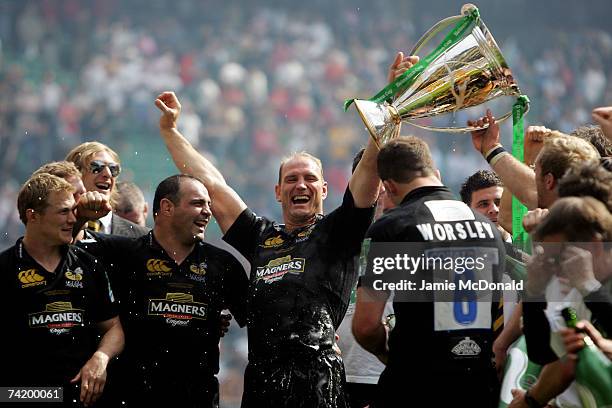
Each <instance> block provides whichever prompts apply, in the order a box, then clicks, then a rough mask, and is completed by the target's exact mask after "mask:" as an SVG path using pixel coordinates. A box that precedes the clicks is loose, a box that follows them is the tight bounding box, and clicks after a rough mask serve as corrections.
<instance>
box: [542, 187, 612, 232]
mask: <svg viewBox="0 0 612 408" xmlns="http://www.w3.org/2000/svg"><path fill="white" fill-rule="evenodd" d="M553 234H563V235H564V236H565V237H566V239H567V240H568V241H571V242H588V241H591V240H592V239H601V240H602V241H610V238H612V215H611V214H610V212H609V211H608V210H607V208H606V206H605V205H604V204H603V203H602V202H601V201H598V200H596V199H594V198H593V197H565V198H560V199H559V200H557V201H555V203H554V204H553V205H552V207H550V211H549V213H548V215H547V216H546V218H544V220H543V221H542V222H541V223H540V224H539V225H538V227H537V228H536V230H535V232H534V238H535V240H536V241H542V240H543V239H544V238H545V237H547V236H550V235H553Z"/></svg>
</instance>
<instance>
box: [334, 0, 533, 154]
mask: <svg viewBox="0 0 612 408" xmlns="http://www.w3.org/2000/svg"><path fill="white" fill-rule="evenodd" d="M452 24H454V27H453V28H452V30H451V31H450V32H449V33H448V34H447V35H446V36H445V37H444V39H443V41H442V42H441V43H440V45H438V47H436V48H435V49H434V50H433V51H432V52H431V53H429V54H428V55H427V56H426V57H425V58H422V59H421V60H420V61H419V62H418V63H417V64H415V65H414V66H413V67H412V68H410V69H409V70H408V71H406V72H404V73H403V74H402V75H400V76H399V77H398V78H396V79H395V80H394V81H393V82H392V83H390V84H389V85H387V86H386V87H385V88H383V89H382V90H381V91H380V92H378V93H377V94H376V95H374V96H373V97H372V98H370V99H367V100H363V99H347V100H346V101H345V102H344V109H345V110H346V109H348V107H349V106H350V105H351V104H352V103H353V102H354V103H355V106H356V108H357V111H358V112H359V115H360V116H361V118H362V120H363V122H364V123H365V124H366V126H367V128H368V131H369V132H370V135H371V136H372V138H373V139H374V141H375V142H376V144H377V146H378V147H381V146H382V145H384V144H385V143H387V142H388V141H389V140H391V139H393V138H395V137H397V136H398V135H399V129H398V128H399V125H400V123H401V122H408V123H410V124H412V125H414V126H417V127H421V128H425V129H429V130H436V131H443V132H470V131H474V130H479V129H485V128H486V127H487V126H488V125H486V124H485V125H484V126H483V127H482V128H474V127H433V126H424V125H420V124H417V123H414V122H413V121H412V120H413V119H419V118H426V117H431V116H437V115H441V114H446V113H455V112H457V111H459V110H462V109H466V108H470V107H473V106H478V105H480V104H482V103H484V102H487V101H489V100H491V99H494V98H497V97H499V96H515V97H520V96H521V91H520V89H519V88H518V85H517V84H516V81H515V80H514V78H513V76H512V71H511V70H510V68H509V67H508V64H507V63H506V60H505V59H504V57H503V55H502V53H501V51H500V49H499V46H498V45H497V43H496V42H495V39H494V38H493V36H492V35H491V33H490V31H489V29H488V28H487V27H486V25H485V24H484V23H483V21H482V19H481V18H480V13H479V11H478V9H477V8H476V6H474V5H472V4H466V5H464V6H463V7H462V8H461V15H458V16H453V17H448V18H446V19H444V20H442V21H440V22H438V23H437V24H436V25H434V26H433V27H432V28H431V29H430V30H429V31H428V32H427V33H426V34H425V35H423V37H421V39H420V40H419V41H418V42H417V44H416V45H415V47H414V48H413V50H412V51H411V52H410V54H409V55H417V54H418V52H419V50H420V49H421V48H422V47H423V46H424V45H425V44H426V43H427V42H428V41H429V40H431V39H432V38H433V37H434V36H435V35H437V34H438V33H440V32H441V31H442V30H444V29H446V28H448V27H450V25H452ZM519 100H522V99H519ZM523 101H526V102H528V99H527V100H523ZM523 106H524V109H523V114H524V113H526V112H527V111H528V108H529V104H528V103H527V104H524V105H523ZM510 116H512V112H507V113H506V114H504V115H502V116H500V117H499V118H498V122H501V121H503V120H505V119H508V118H509V117H510Z"/></svg>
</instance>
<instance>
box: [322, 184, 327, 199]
mask: <svg viewBox="0 0 612 408" xmlns="http://www.w3.org/2000/svg"><path fill="white" fill-rule="evenodd" d="M326 198H327V181H323V188H322V190H321V199H322V200H325V199H326Z"/></svg>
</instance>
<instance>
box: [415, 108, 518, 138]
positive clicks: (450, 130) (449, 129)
mask: <svg viewBox="0 0 612 408" xmlns="http://www.w3.org/2000/svg"><path fill="white" fill-rule="evenodd" d="M528 111H529V108H528V109H527V111H525V113H527V112H528ZM511 116H512V111H510V112H508V113H506V114H505V115H503V116H501V117H500V118H499V119H495V121H496V122H497V123H502V122H503V121H504V120H506V119H508V118H509V117H511ZM404 123H408V124H410V125H412V126H416V127H418V128H421V129H425V130H433V131H435V132H446V133H467V132H474V131H475V130H484V129H486V128H488V127H489V124H488V123H485V124H484V126H481V127H471V126H469V127H468V126H465V127H460V128H455V127H436V126H427V125H419V124H417V123H414V122H411V121H409V120H404Z"/></svg>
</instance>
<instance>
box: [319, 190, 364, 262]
mask: <svg viewBox="0 0 612 408" xmlns="http://www.w3.org/2000/svg"><path fill="white" fill-rule="evenodd" d="M374 210H375V207H374V206H372V207H369V208H357V207H355V201H354V200H353V195H352V194H351V191H350V190H349V189H348V188H347V189H346V191H345V192H344V197H343V199H342V205H340V207H338V208H337V209H335V210H334V211H332V212H331V213H330V214H329V215H328V216H327V217H326V222H327V223H329V225H328V226H327V228H328V231H330V237H331V239H330V243H331V244H332V245H333V246H336V249H337V250H339V251H343V252H345V254H346V255H348V256H355V255H358V254H359V250H360V248H361V242H362V241H363V238H364V236H365V234H366V231H367V230H368V227H369V226H370V224H371V223H372V219H373V217H374Z"/></svg>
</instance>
